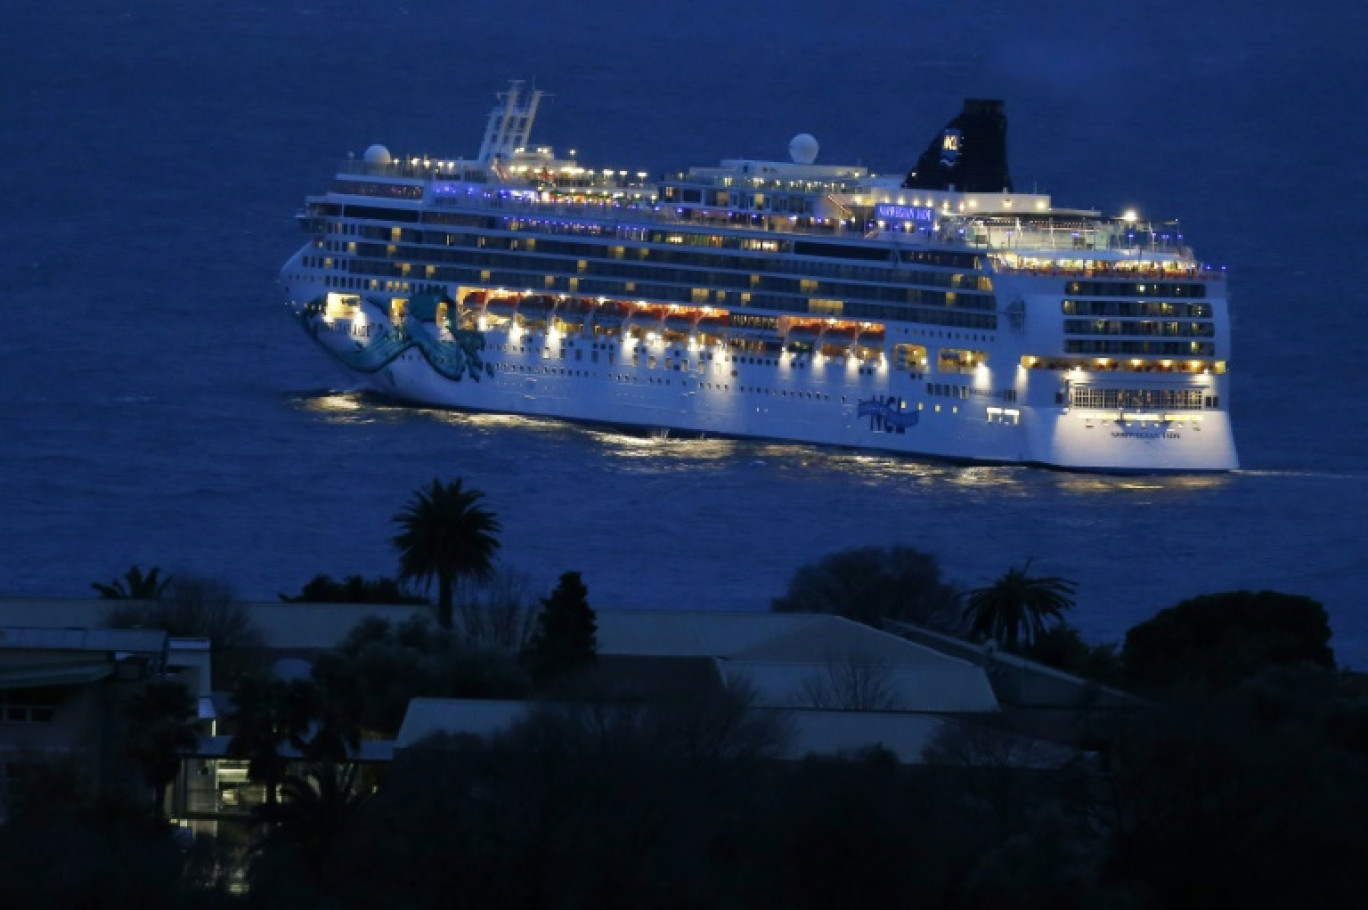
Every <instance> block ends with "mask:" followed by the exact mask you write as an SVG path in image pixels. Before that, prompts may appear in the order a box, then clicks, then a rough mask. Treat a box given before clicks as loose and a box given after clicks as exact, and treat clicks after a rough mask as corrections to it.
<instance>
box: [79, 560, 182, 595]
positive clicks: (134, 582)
mask: <svg viewBox="0 0 1368 910" xmlns="http://www.w3.org/2000/svg"><path fill="white" fill-rule="evenodd" d="M160 571H161V569H159V568H158V567H157V566H153V567H152V570H151V571H150V572H148V573H147V574H146V575H144V574H143V573H142V570H141V569H139V568H138V567H137V566H136V565H135V566H130V567H129V569H128V571H127V572H125V573H124V576H123V578H116V579H114V580H113V581H111V582H110V583H109V584H107V585H102V584H100V583H99V582H98V581H97V582H92V583H91V585H90V586H91V587H92V588H94V589H95V590H96V591H99V592H100V599H101V600H157V599H158V598H160V597H161V596H162V594H163V593H164V592H165V591H166V586H167V585H169V584H170V583H171V579H170V578H158V577H157V574H158V573H159V572H160ZM125 582H127V584H125Z"/></svg>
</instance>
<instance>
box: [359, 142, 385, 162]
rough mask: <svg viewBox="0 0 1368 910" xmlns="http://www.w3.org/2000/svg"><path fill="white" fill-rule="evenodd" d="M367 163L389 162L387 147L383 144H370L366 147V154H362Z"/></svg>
mask: <svg viewBox="0 0 1368 910" xmlns="http://www.w3.org/2000/svg"><path fill="white" fill-rule="evenodd" d="M362 158H363V159H364V160H365V162H366V163H367V164H389V163H390V153H389V149H387V148H385V147H384V146H383V145H372V146H371V147H370V148H368V149H366V154H365V155H363V156H362Z"/></svg>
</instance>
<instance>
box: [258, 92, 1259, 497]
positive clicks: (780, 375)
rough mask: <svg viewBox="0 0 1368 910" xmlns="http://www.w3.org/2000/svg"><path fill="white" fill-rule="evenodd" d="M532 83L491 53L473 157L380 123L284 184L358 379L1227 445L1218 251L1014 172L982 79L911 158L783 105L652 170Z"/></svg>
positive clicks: (495, 395)
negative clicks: (573, 121) (858, 142)
mask: <svg viewBox="0 0 1368 910" xmlns="http://www.w3.org/2000/svg"><path fill="white" fill-rule="evenodd" d="M542 100H543V94H542V93H541V92H540V91H537V90H535V89H532V88H530V87H529V86H527V85H526V84H525V83H522V82H513V83H512V84H511V85H510V86H509V87H508V88H507V90H506V91H504V92H501V93H499V94H498V95H497V101H496V104H495V105H494V107H493V109H492V111H491V113H490V116H489V120H488V124H487V126H486V130H485V134H484V139H483V141H482V143H481V145H480V149H479V153H478V155H476V156H475V157H474V158H470V159H465V158H434V157H430V156H426V155H422V156H407V157H405V156H399V155H395V154H392V153H391V152H390V151H389V150H388V149H387V148H385V147H384V146H381V145H373V146H371V147H370V148H368V149H366V150H365V152H364V153H363V154H362V155H361V156H360V157H356V156H355V155H353V156H351V157H349V158H348V159H347V160H346V161H345V162H343V164H342V166H341V168H340V169H339V171H338V173H337V175H336V177H335V179H334V181H333V184H332V186H331V188H330V189H329V190H328V191H327V192H326V193H322V194H320V195H314V196H308V197H307V198H306V201H305V204H304V207H303V209H302V210H301V211H300V213H299V215H298V218H299V222H300V224H301V225H302V227H303V229H304V231H305V233H306V234H307V235H308V240H307V242H306V243H305V244H304V246H303V247H302V248H301V249H300V250H299V251H298V252H297V253H295V254H294V256H293V257H291V258H290V259H289V261H288V262H287V263H286V264H285V266H284V268H283V270H282V272H281V276H280V278H281V284H282V286H283V288H284V291H285V294H286V297H287V301H288V305H289V307H290V309H291V312H292V314H293V316H294V318H295V319H296V321H297V322H298V323H299V325H300V326H301V327H303V329H304V331H305V333H307V335H308V336H309V337H310V338H311V339H312V340H313V341H314V342H315V343H316V344H317V345H318V346H319V347H320V348H322V349H323V351H324V352H326V354H327V355H328V357H329V358H330V359H331V360H332V361H333V362H334V363H335V364H336V365H337V366H339V367H340V368H341V369H342V370H343V371H344V372H345V374H346V375H347V376H348V377H350V378H351V381H352V383H353V384H354V385H356V386H359V387H361V388H365V389H370V390H373V391H375V392H378V393H381V394H383V395H384V396H387V397H390V398H393V399H396V400H400V401H404V402H410V403H414V404H419V405H427V406H436V407H443V408H458V409H463V410H468V411H479V412H494V413H503V414H519V415H533V416H537V417H547V418H557V419H564V420H573V421H585V422H592V423H596V424H606V425H614V426H619V427H634V428H643V429H648V430H652V431H655V430H663V431H667V432H669V433H678V434H682V435H688V436H709V437H712V436H717V437H746V438H759V439H770V440H790V441H797V442H803V443H812V444H817V445H824V446H839V447H846V448H850V449H860V450H876V451H881V452H893V453H899V454H903V455H906V456H911V457H916V458H934V459H952V460H960V461H971V462H986V463H997V464H1002V463H1022V464H1033V465H1044V466H1051V467H1057V468H1063V469H1075V470H1089V471H1101V472H1125V473H1131V472H1136V473H1151V472H1208V471H1230V470H1233V469H1235V468H1236V467H1237V463H1238V462H1237V456H1236V451H1235V444H1234V438H1233V434H1232V430H1231V424H1230V411H1229V405H1230V396H1229V390H1228V385H1229V373H1228V363H1229V359H1230V329H1229V316H1228V311H1227V293H1226V276H1225V273H1224V271H1223V270H1222V269H1219V268H1214V267H1211V266H1208V265H1204V264H1202V263H1201V262H1200V261H1198V260H1197V259H1195V258H1194V256H1193V253H1192V251H1191V250H1190V249H1189V248H1188V247H1187V246H1186V242H1185V239H1184V238H1183V236H1182V234H1181V233H1180V232H1179V230H1178V227H1177V224H1176V223H1175V222H1165V223H1157V222H1150V221H1146V220H1144V219H1141V218H1140V217H1138V216H1137V215H1136V214H1135V213H1133V212H1125V213H1119V214H1116V215H1114V216H1113V215H1104V214H1103V213H1101V212H1098V211H1094V210H1088V209H1077V208H1061V207H1059V206H1056V205H1055V204H1054V202H1053V201H1052V199H1051V197H1050V196H1049V195H1045V194H1041V193H1036V192H1031V193H1023V192H1017V191H1016V190H1015V189H1014V188H1013V186H1012V181H1011V177H1010V174H1009V169H1008V163H1007V136H1006V132H1007V129H1006V115H1005V113H1004V109H1003V104H1002V102H1000V101H993V100H977V99H976V100H969V101H966V102H964V105H963V109H962V110H961V111H960V112H959V113H958V114H956V115H955V116H953V118H952V119H951V120H950V121H949V123H948V124H947V125H946V126H945V127H944V128H943V129H942V130H940V131H939V132H938V133H935V135H934V136H933V138H932V139H931V141H930V143H929V144H928V145H927V146H926V147H925V150H924V151H922V152H921V154H920V156H919V157H918V158H917V159H916V160H915V163H914V164H913V165H912V166H911V167H910V169H909V170H908V171H907V172H906V173H899V174H895V175H891V176H881V175H878V174H875V173H871V172H870V171H868V170H867V169H866V168H864V167H857V166H849V165H838V164H819V163H818V162H817V157H818V144H817V141H816V139H814V138H813V137H812V136H811V135H809V134H806V133H802V134H799V135H797V136H795V137H794V138H793V139H792V141H791V142H790V143H789V148H788V153H789V160H767V159H751V158H736V159H726V160H723V161H721V162H720V164H718V165H717V166H712V167H693V168H690V169H689V170H688V171H687V172H682V173H670V174H660V175H657V176H656V177H654V178H649V177H648V174H647V173H646V172H644V171H628V170H617V169H610V168H594V167H586V166H583V165H581V164H580V162H579V160H578V158H577V157H576V155H575V153H574V152H571V153H570V155H569V157H565V158H562V157H557V155H556V153H555V152H554V151H553V149H552V148H550V147H548V146H538V145H533V144H532V142H531V131H532V125H533V122H534V120H535V117H536V114H537V109H538V106H539V105H540V103H541V102H542ZM912 154H916V151H915V149H914V151H913V152H912ZM910 157H911V156H909V158H910Z"/></svg>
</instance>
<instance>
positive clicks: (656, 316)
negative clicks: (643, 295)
mask: <svg viewBox="0 0 1368 910" xmlns="http://www.w3.org/2000/svg"><path fill="white" fill-rule="evenodd" d="M664 318H665V308H664V307H659V306H639V307H634V308H633V309H632V310H631V312H630V313H629V314H628V319H627V321H628V325H629V327H630V329H631V330H632V331H633V332H635V333H637V334H645V333H646V332H655V331H658V330H659V329H660V323H661V321H662V320H663V319H664Z"/></svg>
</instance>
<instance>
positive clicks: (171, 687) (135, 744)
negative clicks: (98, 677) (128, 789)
mask: <svg viewBox="0 0 1368 910" xmlns="http://www.w3.org/2000/svg"><path fill="white" fill-rule="evenodd" d="M124 719H125V720H126V721H127V722H128V750H129V753H130V754H131V755H132V756H133V758H135V759H136V760H137V761H138V764H140V765H141V766H142V771H143V780H144V781H146V782H147V785H148V786H149V787H151V788H152V794H153V798H154V799H155V800H156V807H157V809H159V810H160V809H163V808H165V803H166V788H167V787H169V786H170V785H171V782H172V781H173V780H175V779H176V774H177V772H179V771H180V765H181V757H182V755H183V754H184V753H185V752H188V751H190V750H191V749H194V748H195V746H197V745H199V711H198V710H197V708H196V705H195V697H194V696H193V695H191V694H190V691H189V690H188V689H186V687H185V685H184V684H183V683H180V682H177V681H176V680H169V679H164V680H155V681H153V682H150V683H148V684H147V685H146V686H144V687H143V688H142V689H141V690H139V692H138V693H137V694H136V695H134V696H133V697H132V698H130V699H129V700H128V704H127V705H126V706H125V707H124Z"/></svg>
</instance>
